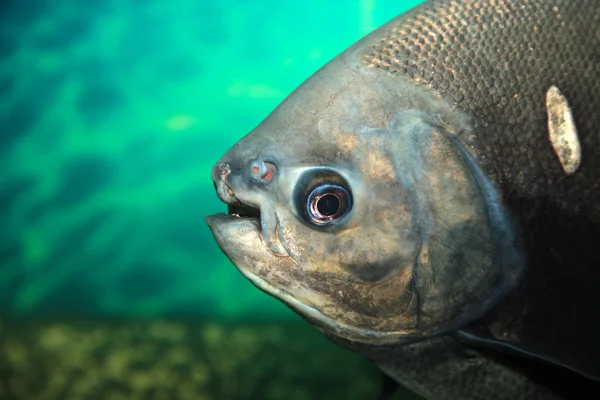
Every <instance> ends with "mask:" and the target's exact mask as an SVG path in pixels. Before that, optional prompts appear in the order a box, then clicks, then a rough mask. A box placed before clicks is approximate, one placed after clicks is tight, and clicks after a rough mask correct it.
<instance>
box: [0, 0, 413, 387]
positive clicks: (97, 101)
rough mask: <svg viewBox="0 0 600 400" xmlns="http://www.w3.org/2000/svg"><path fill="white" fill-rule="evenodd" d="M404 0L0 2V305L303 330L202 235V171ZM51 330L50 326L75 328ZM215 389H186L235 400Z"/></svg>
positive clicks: (219, 207) (23, 314) (210, 204)
mask: <svg viewBox="0 0 600 400" xmlns="http://www.w3.org/2000/svg"><path fill="white" fill-rule="evenodd" d="M417 3H419V1H398V0H361V1H328V2H323V1H317V0H308V1H302V2H282V1H279V0H268V1H258V0H247V1H243V0H222V1H207V0H197V1H193V0H188V1H178V2H172V1H159V0H138V1H125V0H113V1H98V2H91V1H87V2H86V1H83V0H80V1H58V0H55V1H52V0H44V1H35V2H23V1H18V0H8V1H4V2H2V5H1V6H0V7H1V9H0V10H1V12H0V59H1V60H2V62H1V63H0V93H1V97H0V129H1V131H0V132H1V133H0V163H1V167H2V171H3V172H2V174H0V221H2V223H1V224H0V312H1V314H2V316H3V317H4V318H5V319H7V318H8V319H9V320H11V321H12V320H13V319H14V318H16V317H18V318H20V320H22V321H23V320H24V321H31V320H37V319H40V318H43V319H44V321H50V322H49V323H50V324H51V323H52V321H59V320H61V321H62V320H65V319H67V320H72V319H82V318H83V319H85V320H94V319H96V320H102V319H106V318H121V319H123V318H125V321H128V320H134V319H139V318H142V317H143V318H162V319H167V320H169V319H173V320H175V319H178V320H181V319H182V318H183V319H185V321H198V322H199V323H203V322H206V321H213V322H214V321H217V322H219V323H224V322H228V323H229V322H230V323H242V322H249V323H265V324H266V323H269V324H272V325H270V326H273V328H272V329H275V330H277V329H279V328H277V326H278V324H282V325H281V326H284V325H285V323H287V322H290V323H292V322H293V323H300V324H303V325H302V326H304V325H305V323H304V322H303V321H300V320H299V318H298V317H297V316H296V315H295V314H293V313H292V312H291V311H289V310H288V309H287V308H286V307H285V306H283V305H282V304H280V303H279V302H278V301H276V300H274V299H272V298H271V297H269V296H267V295H265V294H263V293H262V292H260V291H259V290H257V289H256V288H255V287H254V286H252V284H250V283H249V282H248V281H246V279H245V278H243V277H242V275H241V274H239V272H238V271H237V270H236V269H235V268H234V267H233V266H232V265H231V263H230V262H229V261H228V260H227V259H226V258H225V256H224V255H223V254H222V253H221V251H220V250H219V248H218V247H217V245H216V243H215V242H214V240H213V238H212V235H211V234H210V232H209V230H208V227H207V226H206V224H205V223H204V217H205V215H208V214H213V213H217V212H221V211H223V210H224V209H225V207H224V205H223V204H222V203H220V202H219V200H218V199H217V197H216V195H215V193H214V188H213V184H212V181H211V179H210V168H211V166H212V165H213V164H214V163H215V162H216V160H218V158H219V157H220V156H221V155H222V154H223V153H224V152H225V151H226V150H227V149H228V148H229V147H230V146H231V145H233V144H234V143H235V142H236V141H237V140H238V139H239V138H241V137H242V136H243V135H244V134H246V133H247V132H248V131H249V130H251V129H252V128H253V127H254V126H255V125H257V124H258V123H259V122H260V121H261V120H262V119H263V118H265V117H266V116H267V115H268V113H269V112H270V111H271V110H272V109H273V108H274V107H275V106H276V105H277V104H278V103H279V102H280V101H281V100H283V98H284V97H285V96H286V95H287V94H288V93H290V92H291V91H292V90H293V89H294V88H295V87H296V86H298V85H299V84H300V83H301V82H302V81H303V80H304V79H306V78H307V77H309V76H310V75H311V74H312V73H313V72H314V71H316V70H317V69H318V68H320V67H321V66H322V65H323V64H324V63H326V62H327V61H328V60H330V59H331V58H333V57H334V56H335V55H337V54H338V53H340V52H341V51H343V50H344V49H345V48H346V47H348V46H349V45H351V44H352V43H353V42H355V41H356V40H357V39H359V38H360V37H362V36H363V35H365V34H367V33H368V32H370V31H371V30H373V29H374V28H376V27H377V26H379V25H381V24H383V23H384V22H386V21H388V20H389V19H391V18H393V17H395V16H396V15H398V14H400V13H401V12H403V11H404V10H406V9H408V8H410V7H412V6H414V5H415V4H417ZM298 321H300V322H298ZM0 326H4V327H5V328H6V329H5V330H4V332H9V336H10V334H14V335H16V336H19V335H20V333H19V332H21V331H19V329H21V328H18V327H17V328H15V326H17V325H14V324H13V325H11V324H8V325H7V324H5V325H0ZM57 326H58V328H56V326H54V327H51V328H52V329H55V328H56V329H58V330H57V331H56V332H58V333H56V332H54V331H52V330H51V331H50V334H48V335H50V337H51V338H53V337H54V336H52V335H51V334H53V333H52V332H54V333H55V334H56V335H58V336H57V337H58V338H61V337H62V336H61V335H63V333H64V332H63V331H64V330H65V329H66V330H69V329H71V330H70V331H69V332H71V334H73V335H76V337H77V338H78V339H74V341H78V340H82V341H85V340H87V339H85V338H86V337H87V336H86V335H85V331H86V329H87V328H85V327H83V328H81V331H78V330H77V329H80V328H75V327H71V328H70V327H69V326H68V324H67V325H66V326H65V325H57ZM285 326H287V325H285ZM27 329H34V328H31V327H28V328H27ZM35 329H38V328H35ZM39 329H42V330H43V329H46V328H39ZM61 329H62V330H61ZM107 329H108V328H107ZM173 329H175V328H173ZM190 329H191V328H190ZM203 329H204V328H203ZM207 329H208V328H207ZM219 329H224V328H219ZM232 329H233V328H232ZM269 329H271V328H269ZM281 329H287V328H281ZM294 329H296V328H294ZM301 329H303V328H301ZM307 329H308V328H307ZM310 329H312V328H310ZM11 332H12V333H11ZM36 332H37V331H36ZM44 332H45V331H44ZM60 332H63V333H60ZM74 332H81V333H80V334H76V333H74ZM107 332H109V333H106V332H105V333H104V334H105V335H110V334H111V333H110V332H112V331H107ZM186 332H187V331H186ZM203 332H204V331H203ZM281 332H284V333H282V334H285V332H287V331H285V330H284V331H281ZM302 332H304V331H302ZM306 332H309V331H306ZM310 332H312V330H311V331H310ZM45 334H46V333H45ZM306 334H307V335H311V334H312V333H306ZM98 335H100V336H101V334H98ZM316 335H317V334H316V333H315V336H310V339H307V340H308V342H307V343H312V342H310V341H311V340H312V341H318V340H320V339H318V338H317V336H316ZM33 336H36V335H33ZM142 336H143V335H142ZM11 337H12V336H10V337H8V339H7V338H6V337H5V338H4V339H5V340H8V342H5V343H11V344H10V346H12V347H11V348H13V347H15V346H17V347H18V343H20V342H18V341H17V342H10V340H12V339H11ZM44 337H45V336H44ZM69 337H71V336H69ZM190 337H191V336H190ZM207 337H208V338H210V336H207ZM0 339H2V338H0ZM205 339H206V338H205ZM19 340H20V339H19ZM23 340H24V339H23ZM32 340H33V339H32ZM40 340H42V339H40ZM43 340H46V339H43ZM48 340H50V339H48ZM56 340H59V339H56ZM206 340H208V339H206ZM59 342H60V340H59ZM63 342H64V340H63ZM15 343H17V344H15ZM41 343H42V344H43V343H46V342H41ZM48 343H55V342H53V341H52V340H50V342H48ZM61 343H62V342H61ZM315 343H316V342H315ZM318 343H320V344H319V346H321V345H322V346H325V347H324V348H325V349H326V350H323V351H324V352H325V353H326V352H328V351H329V352H334V353H327V354H334V355H335V357H337V356H339V357H342V358H340V360H346V359H344V358H343V357H347V356H346V355H345V353H343V354H342V353H335V351H337V350H331V347H329V345H328V344H327V343H326V342H318ZM21 345H22V346H24V347H25V348H26V347H27V346H28V345H27V343H26V342H23V343H21ZM7 346H8V345H7ZM10 346H9V347H10ZM331 346H333V345H331ZM42 347H44V346H43V345H42ZM15 348H16V347H15ZM44 348H45V347H44ZM49 348H51V349H55V350H56V349H59V350H56V352H57V353H60V354H63V353H64V352H63V351H62V350H60V349H61V347H60V346H59V347H52V346H50V347H49ZM300 348H301V347H300ZM48 351H50V350H48ZM53 351H54V350H53ZM232 351H233V350H232ZM295 351H298V348H296V350H295ZM223 354H224V355H223V357H225V358H226V354H227V352H224V353H223ZM278 354H279V353H278ZM283 354H285V349H281V353H280V356H282V355H283ZM282 357H283V356H282ZM332 357H333V356H332ZM30 360H31V359H30ZM347 360H350V358H348V359H347ZM352 360H354V359H352ZM288 361H289V360H288ZM31 362H33V361H31ZM65 362H66V363H68V362H69V361H68V360H67V361H65ZM11 365H12V366H6V365H4V367H3V366H2V364H0V378H2V376H1V375H2V373H3V371H4V373H7V372H6V371H9V370H10V369H11V368H12V367H14V365H16V364H11ZM274 365H277V363H275V364H274ZM361 365H362V364H361ZM363 367H364V366H363ZM3 368H4V369H3ZM361 368H362V367H361ZM369 371H370V372H368V374H371V375H369V377H376V375H375V373H374V372H373V370H369ZM265 374H266V373H265ZM368 374H367V375H368ZM259 375H260V374H259ZM214 376H221V377H222V376H223V375H222V374H221V375H219V373H218V372H217V373H216V375H214ZM261 376H263V377H264V374H263V375H261ZM257 379H258V378H257ZM311 379H312V378H311ZM332 379H333V378H332ZM336 379H337V378H336ZM339 379H344V378H339ZM342 382H343V380H342ZM369 382H370V381H369ZM376 383H377V382H375V384H374V385H375V386H376ZM6 385H8V384H6ZM367 385H368V384H367ZM25 386H26V385H25ZM297 386H302V385H297ZM305 386H310V385H309V384H308V383H306V385H305ZM313 386H314V385H313ZM369 388H370V389H369V390H371V389H372V387H371V386H369ZM219 390H221V391H219ZM219 390H218V389H215V388H213V389H210V390H208V389H207V391H206V392H205V394H206V393H213V395H214V393H221V394H222V393H225V392H226V391H225V392H224V391H223V389H219ZM315 390H316V389H315ZM2 393H3V392H2V379H0V394H2ZM11 393H12V392H11ZM15 393H16V392H15ZM48 393H50V392H48ZM253 393H254V392H253ZM274 393H275V392H274ZM307 393H308V394H307V396H308V397H306V398H311V397H310V396H313V395H314V393H313V392H310V391H309V392H307ZM369 393H371V392H369ZM13 394H14V393H13ZM213 395H208V394H206V395H205V396H204V397H202V396H201V395H200V394H198V393H196V394H195V395H193V396H192V397H191V398H243V396H242V397H240V396H238V397H236V395H233V394H231V395H230V396H225V397H223V395H214V396H216V397H211V396H213ZM15 396H16V397H14V398H24V397H22V396H21V397H19V396H18V395H15ZM207 396H208V397H207ZM269 396H270V395H269ZM269 396H266V395H265V396H264V397H263V398H284V397H278V396H277V395H273V396H271V397H269ZM184 397H185V396H184ZM184 397H183V398H184ZM7 398H8V397H7ZM32 398H33V397H32ZM57 398H60V396H59V397H57ZM111 398H118V397H111ZM125 398H133V397H132V396H130V397H127V396H126V397H125ZM141 398H154V397H152V396H150V397H149V396H146V397H144V396H143V395H142V397H141ZM156 398H159V397H156ZM167 398H169V396H167ZM171 398H174V397H171ZM288 398H292V397H289V396H288ZM297 398H304V397H297ZM347 398H349V397H347Z"/></svg>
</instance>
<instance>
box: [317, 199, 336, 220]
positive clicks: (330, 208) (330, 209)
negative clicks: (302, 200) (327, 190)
mask: <svg viewBox="0 0 600 400" xmlns="http://www.w3.org/2000/svg"><path fill="white" fill-rule="evenodd" d="M339 209H340V199H338V198H337V196H335V195H333V194H326V195H324V196H322V197H321V198H320V199H319V201H318V202H317V210H319V212H320V213H321V214H323V215H325V216H330V215H333V214H335V213H337V212H338V210H339Z"/></svg>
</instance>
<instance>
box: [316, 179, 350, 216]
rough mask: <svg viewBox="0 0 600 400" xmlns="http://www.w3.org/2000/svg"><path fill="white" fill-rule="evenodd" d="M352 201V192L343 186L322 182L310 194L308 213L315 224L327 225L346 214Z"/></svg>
mask: <svg viewBox="0 0 600 400" xmlns="http://www.w3.org/2000/svg"><path fill="white" fill-rule="evenodd" d="M351 203H352V201H351V199H350V194H349V193H348V191H347V190H346V189H345V188H343V187H342V186H339V185H333V184H322V185H319V186H317V187H316V188H314V189H313V190H312V192H310V194H309V195H308V197H307V199H306V213H307V214H308V217H309V218H310V220H311V222H313V223H314V224H317V225H325V224H329V223H332V222H334V221H336V220H338V219H340V218H341V217H343V216H345V215H346V214H347V213H348V211H350V208H351V206H352V204H351Z"/></svg>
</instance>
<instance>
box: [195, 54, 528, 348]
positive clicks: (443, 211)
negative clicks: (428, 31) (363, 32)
mask: <svg viewBox="0 0 600 400" xmlns="http://www.w3.org/2000/svg"><path fill="white" fill-rule="evenodd" d="M354 60H355V56H354V54H353V50H352V49H351V50H350V51H349V52H347V53H346V54H343V55H342V56H340V57H338V58H336V59H334V60H333V61H331V62H330V63H329V64H327V65H326V66H325V67H324V68H322V69H321V70H319V71H318V72H317V73H316V74H315V75H313V76H312V77H311V78H309V79H308V80H307V81H306V82H305V83H304V84H302V85H301V86H300V87H299V88H298V89H296V90H295V91H294V92H293V93H292V94H290V96H288V97H287V98H286V99H285V100H284V101H283V102H282V103H281V104H280V105H279V106H278V107H277V108H276V109H275V110H274V111H273V112H272V113H271V114H270V115H269V116H268V117H267V118H266V119H265V120H264V121H263V122H262V123H261V124H259V125H258V126H257V127H256V128H255V129H254V130H253V131H251V132H250V133H249V134H247V135H246V136H245V137H243V138H242V139H241V140H240V141H239V142H238V143H236V144H235V145H234V146H233V147H232V148H231V149H230V150H229V151H228V152H227V153H226V154H225V155H224V156H223V157H222V158H221V159H220V160H219V161H218V162H217V163H216V164H215V166H214V168H213V170H212V179H213V181H214V184H215V187H216V190H217V194H218V196H219V198H220V199H221V200H222V201H224V202H225V203H227V204H228V206H229V213H228V214H217V215H214V216H209V217H207V223H208V225H209V227H210V229H211V231H212V233H213V235H214V237H215V239H216V241H217V243H218V244H219V246H220V248H221V249H222V250H223V252H224V253H225V254H226V255H227V257H228V258H229V259H230V260H231V261H232V263H233V264H234V265H235V266H236V267H237V268H238V269H239V270H240V271H241V273H242V274H243V275H244V276H246V277H247V278H248V279H249V280H250V281H251V282H252V283H254V284H255V285H256V286H257V287H258V288H260V289H261V290H263V291H265V292H266V293H268V294H270V295H272V296H274V297H276V298H278V299H279V300H281V301H283V302H284V303H285V304H287V305H288V306H289V307H290V308H292V309H293V310H294V311H296V312H297V313H299V314H300V315H301V316H303V317H304V318H306V319H307V320H309V321H310V322H311V323H312V324H314V325H315V326H316V327H317V328H319V329H320V330H322V331H323V332H325V333H330V334H334V335H337V336H339V337H342V338H345V339H349V340H353V341H356V342H363V343H377V344H379V343H392V342H393V343H397V342H401V341H403V340H413V339H414V338H419V337H426V336H429V335H434V334H438V333H440V332H444V331H447V330H450V329H453V328H455V327H457V326H459V325H462V324H464V323H467V322H469V321H472V320H474V319H476V318H478V317H480V316H481V315H483V313H485V312H487V311H488V310H489V309H490V308H492V307H493V306H494V305H495V304H496V303H497V302H498V300H499V299H500V298H501V297H502V296H503V295H504V294H506V293H507V292H508V291H509V290H511V289H512V288H513V287H514V285H515V284H516V282H517V281H518V278H519V277H520V272H521V270H522V268H521V267H522V262H521V256H520V252H519V250H518V245H517V241H516V238H515V235H514V229H512V227H511V225H510V221H509V218H508V216H507V214H506V212H505V210H504V209H503V208H502V205H501V202H500V200H499V198H498V196H497V194H496V192H495V190H494V187H493V185H492V184H491V183H490V182H489V180H487V179H486V178H485V176H484V175H483V174H482V172H481V170H480V169H479V168H478V166H477V164H476V163H475V162H474V161H473V156H472V155H471V154H470V153H469V151H466V150H465V149H464V147H463V146H461V145H460V143H459V141H458V140H457V139H456V135H455V132H456V131H457V130H460V129H461V127H462V126H464V125H465V124H467V123H468V121H467V118H466V117H464V116H461V115H459V114H457V113H456V112H455V110H453V109H452V107H451V106H450V105H448V104H446V103H445V102H444V101H443V100H442V99H440V98H437V97H435V96H432V95H431V93H429V92H427V91H426V90H423V89H421V88H419V87H415V85H414V84H413V83H412V82H408V81H406V82H404V81H402V80H401V79H400V80H399V79H398V77H394V78H393V79H392V77H390V76H389V75H386V74H385V73H384V74H380V73H379V71H373V70H369V69H368V68H365V67H363V66H362V65H360V63H357V62H355V61H354Z"/></svg>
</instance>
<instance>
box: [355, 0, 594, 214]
mask: <svg viewBox="0 0 600 400" xmlns="http://www.w3.org/2000/svg"><path fill="white" fill-rule="evenodd" d="M594 7H598V4H597V2H595V1H579V2H573V1H551V2H539V1H534V0H525V1H510V0H509V1H463V2H458V1H433V2H427V3H424V4H423V5H421V6H419V7H416V8H414V9H413V10H411V11H409V12H407V13H406V14H404V15H402V16H400V17H398V18H397V19H395V20H393V21H392V22H390V23H388V24H387V25H386V26H384V27H383V28H382V32H381V34H379V35H376V38H375V39H371V40H375V41H376V43H374V44H372V45H371V46H369V47H368V48H367V49H366V51H365V54H364V55H363V59H362V63H363V64H364V65H366V66H368V67H370V68H377V69H383V70H386V71H388V72H390V73H392V74H402V75H404V76H408V77H410V78H412V79H413V80H414V81H415V82H418V83H422V84H425V85H427V86H428V87H430V88H431V89H433V90H434V91H436V92H437V93H439V94H440V95H441V96H442V97H443V98H446V99H451V100H452V102H453V103H454V104H455V105H456V107H457V108H458V109H460V110H462V111H464V112H466V113H468V114H469V115H472V116H473V117H474V118H473V127H472V128H473V131H474V132H475V134H476V136H477V138H478V139H480V140H481V141H482V142H483V143H484V145H483V149H480V150H483V151H484V152H485V154H487V155H488V157H487V158H488V159H493V160H494V162H493V163H490V164H483V167H484V169H485V170H486V172H487V173H488V175H489V176H490V177H495V179H496V182H497V183H499V184H500V185H501V186H502V190H503V192H504V193H509V194H511V195H510V196H507V197H506V200H507V201H509V202H511V201H513V202H514V201H515V200H516V198H518V197H526V198H537V197H541V196H547V197H548V200H549V201H551V202H552V203H554V204H556V205H558V206H559V207H560V208H562V209H567V210H569V208H572V207H576V208H577V209H578V210H580V212H582V213H585V214H587V215H589V216H590V217H593V218H595V219H596V218H600V204H598V203H597V202H595V201H593V197H591V196H589V195H585V193H586V189H587V190H593V191H595V192H596V193H598V192H599V191H600V186H599V185H598V181H597V179H596V177H598V176H600V163H599V162H598V161H597V157H595V156H594V155H595V154H597V153H598V151H600V130H599V128H598V127H599V126H600V113H599V112H598V110H600V96H599V95H598V94H599V93H600V81H599V80H598V79H595V78H596V77H597V76H598V75H600V47H599V46H598V45H597V43H598V38H599V37H600V18H599V16H598V13H588V12H586V11H585V10H586V9H590V8H594ZM567 14H568V16H569V19H568V21H569V22H568V23H565V21H564V17H563V16H564V15H567ZM563 43H571V45H567V46H564V45H561V44H563ZM547 71H548V72H547ZM492 76H493V78H492ZM551 85H556V86H558V87H559V89H560V90H561V91H562V92H563V93H565V95H566V96H567V99H568V101H569V105H570V106H571V108H572V109H573V113H574V115H575V119H576V121H575V122H576V124H577V128H578V133H579V138H580V141H581V142H582V143H583V144H584V145H583V156H582V159H583V162H582V165H581V173H580V174H577V175H575V176H572V177H567V176H565V174H564V173H563V171H562V169H561V167H560V164H559V162H558V160H557V158H556V156H555V155H554V153H553V152H552V149H551V147H550V145H549V142H548V140H547V135H548V134H547V130H546V110H545V106H544V101H543V99H544V96H545V94H546V91H547V90H548V89H549V88H550V86H551ZM515 144H518V146H515Z"/></svg>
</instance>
